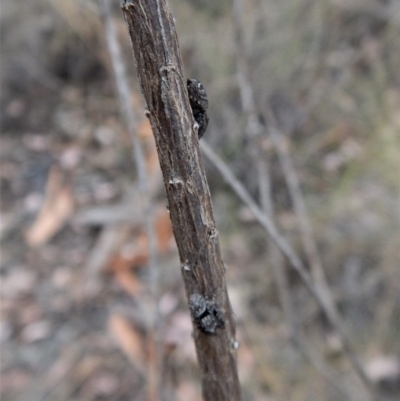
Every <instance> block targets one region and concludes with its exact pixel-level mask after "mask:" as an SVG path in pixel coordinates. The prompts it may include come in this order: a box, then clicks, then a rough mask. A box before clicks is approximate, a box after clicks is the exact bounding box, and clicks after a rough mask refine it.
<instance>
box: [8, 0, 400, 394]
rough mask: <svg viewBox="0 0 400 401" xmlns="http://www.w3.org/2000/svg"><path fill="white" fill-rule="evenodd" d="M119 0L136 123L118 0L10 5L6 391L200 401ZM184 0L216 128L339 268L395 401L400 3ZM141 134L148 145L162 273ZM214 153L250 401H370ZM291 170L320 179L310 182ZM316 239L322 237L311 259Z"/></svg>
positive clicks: (180, 11) (346, 297)
mask: <svg viewBox="0 0 400 401" xmlns="http://www.w3.org/2000/svg"><path fill="white" fill-rule="evenodd" d="M111 3H112V4H111V22H112V23H113V24H114V25H113V26H114V27H115V32H116V36H117V38H118V40H119V44H120V46H121V47H122V54H123V59H124V62H125V64H126V68H127V75H128V77H129V95H130V97H131V103H132V112H133V113H134V117H135V125H134V132H129V130H128V128H127V125H126V123H125V119H124V117H123V114H122V113H121V109H120V107H119V101H118V93H117V90H116V83H115V79H114V74H113V67H112V61H111V58H110V53H109V47H108V44H107V40H106V35H107V32H106V28H105V25H104V18H103V17H104V13H103V11H104V7H103V5H104V3H103V2H101V3H100V2H96V1H88V0H69V1H61V0H32V1H29V2H16V1H11V0H8V1H7V0H4V1H3V2H2V9H1V73H2V74H1V75H2V76H1V78H2V91H1V132H2V137H1V150H0V153H1V231H0V235H1V241H2V242H1V244H2V254H1V271H0V275H1V276H0V278H1V299H2V302H1V324H0V340H1V396H2V400H4V401H39V400H40V401H50V400H51V401H66V400H71V401H100V400H110V401H125V400H139V401H140V400H158V399H160V400H177V401H179V400H193V401H196V400H201V390H200V376H199V372H198V367H197V362H196V355H195V351H194V346H193V341H192V338H191V321H190V318H189V314H188V309H187V303H186V300H185V296H184V289H183V283H182V279H181V273H180V268H179V259H178V254H177V251H176V245H175V242H174V238H173V235H172V230H171V226H170V220H169V216H168V212H167V209H166V198H165V192H164V187H163V183H162V178H161V173H160V171H159V166H158V160H157V153H156V150H155V146H154V142H153V137H152V132H151V129H150V127H149V124H148V122H147V120H146V119H145V118H144V105H143V103H142V97H141V94H140V89H139V85H138V81H137V75H136V72H135V69H134V61H133V56H132V51H131V46H130V43H129V37H128V33H127V29H126V26H125V22H124V20H123V15H122V12H121V10H120V8H119V2H118V1H112V2H111ZM169 3H170V7H171V11H172V13H173V15H174V17H175V20H176V27H177V31H178V37H179V41H180V48H181V52H182V57H183V62H184V66H185V74H186V75H187V77H190V78H197V79H199V80H200V81H201V82H202V83H203V84H204V86H205V88H206V89H207V93H208V97H209V103H210V109H209V116H210V124H209V127H208V130H207V132H206V134H205V136H204V139H202V141H203V140H204V141H205V142H207V143H208V144H209V145H211V146H212V148H213V149H214V150H215V152H216V153H217V154H218V155H219V156H220V157H221V158H222V159H223V160H224V161H225V162H226V163H227V164H228V165H229V167H230V169H231V170H232V172H233V173H234V174H235V176H236V177H237V178H238V179H239V180H240V181H241V182H242V183H244V184H245V187H246V188H247V190H248V191H249V193H250V194H251V195H252V197H253V198H254V200H255V201H256V202H257V203H259V204H265V205H266V208H265V210H266V211H268V214H269V215H270V216H272V215H273V220H274V221H275V224H276V225H277V227H278V228H279V230H280V231H281V233H282V234H283V235H284V236H285V238H287V240H288V241H289V242H290V243H291V245H292V246H293V248H294V249H295V250H296V252H298V254H299V255H300V257H301V259H302V260H303V262H304V264H305V265H306V266H307V269H308V268H309V267H310V264H311V265H313V260H314V262H315V261H317V263H316V265H317V270H316V271H314V270H312V269H311V270H310V271H311V273H312V274H313V277H314V278H315V279H316V280H318V265H319V266H320V267H321V266H322V268H323V271H324V272H325V275H326V281H327V283H328V284H329V287H330V289H331V296H332V298H333V299H334V301H335V303H336V305H337V308H338V311H339V312H340V314H341V316H342V320H343V323H344V327H345V329H346V332H347V333H348V335H349V337H350V339H351V341H352V343H353V346H354V349H355V352H356V353H357V354H358V356H359V358H360V361H361V363H362V366H363V367H364V369H365V371H366V372H367V375H368V378H369V380H370V381H371V382H373V383H374V384H375V386H376V388H378V389H379V393H380V396H381V397H382V399H385V400H398V399H399V395H400V341H399V339H400V294H399V292H400V291H399V288H400V269H399V266H400V251H399V249H400V230H399V223H400V222H399V212H400V203H399V183H400V148H399V134H400V74H399V72H400V51H399V49H400V6H399V2H398V1H397V0H352V1H351V2H348V1H344V0H343V1H342V0H281V1H272V0H242V1H241V4H238V2H237V0H235V1H231V0H224V1H222V0H220V1H213V0H170V1H169ZM234 7H236V8H235V10H236V11H235V12H234V11H233V10H234ZM240 77H241V78H242V80H241V79H240ZM243 77H244V79H243ZM238 78H239V79H238ZM246 88H247V89H250V94H251V96H250V98H251V102H250V106H249V103H248V102H247V103H246V96H245V93H246ZM252 119H253V120H254V119H255V120H256V128H257V129H256V131H254V130H253V131H252V130H251V127H252V125H251V124H250V123H249V122H251V121H252ZM271 126H273V128H274V130H275V131H274V132H275V134H276V135H272V136H271V132H270V131H271V129H270V128H271ZM253 127H254V125H253ZM132 135H137V137H136V138H139V141H140V144H141V145H142V147H143V150H144V154H145V162H146V169H147V175H148V177H147V183H148V187H149V193H150V195H149V196H150V197H151V202H150V210H151V217H152V219H153V222H154V231H155V237H156V238H155V239H156V251H157V255H156V256H157V260H156V265H155V268H156V272H157V274H150V273H151V272H150V270H149V256H150V255H149V250H148V249H149V246H148V245H149V237H148V235H147V232H146V229H145V224H144V221H143V213H142V212H141V209H140V207H138V205H140V202H139V198H138V192H139V190H138V183H137V169H136V163H135V160H134V153H133V151H132ZM279 144H280V145H279ZM255 149H258V153H257V154H255V153H254V150H255ZM260 153H261V155H262V156H261V158H260ZM203 160H204V164H205V167H206V172H207V177H208V181H209V184H210V188H211V194H212V199H213V206H214V212H215V218H216V221H217V228H218V231H219V238H220V242H221V247H222V256H223V259H224V262H225V264H226V266H227V284H228V289H229V294H230V298H231V302H232V304H233V309H234V312H235V316H236V319H237V337H238V341H239V342H240V347H239V350H238V353H237V355H238V368H239V374H240V380H241V385H242V392H243V400H261V401H281V400H282V401H283V400H293V401H302V400H304V401H306V400H307V401H311V400H316V401H317V400H318V401H325V400H326V401H335V400H354V401H358V400H360V401H361V400H366V399H368V398H367V395H366V392H365V387H364V386H363V385H362V383H361V382H360V380H359V378H358V377H357V376H356V374H355V373H354V371H353V370H352V368H351V366H350V364H349V361H348V358H347V357H346V353H345V352H344V350H343V347H342V344H341V341H340V338H339V337H338V335H337V333H336V331H335V329H334V328H333V327H331V326H330V325H329V324H328V322H327V320H326V319H325V317H324V315H323V313H322V312H321V311H320V308H319V307H318V306H317V305H316V303H315V302H314V300H313V299H312V298H311V297H310V295H309V293H308V292H307V290H306V289H305V287H304V285H303V284H302V282H301V281H300V280H299V278H298V276H297V275H296V274H295V273H293V272H292V270H291V269H290V266H289V264H288V262H287V261H286V259H284V258H282V257H281V256H280V254H279V252H277V249H276V248H275V247H274V246H273V245H272V244H271V242H270V240H269V238H268V236H267V235H266V233H265V232H264V230H263V229H262V227H261V226H260V225H259V224H258V222H257V221H256V220H255V219H254V217H253V215H252V213H251V212H250V210H249V209H248V207H247V206H246V205H244V204H243V203H241V201H240V200H239V198H238V197H237V196H236V195H235V193H234V192H233V191H232V189H231V188H230V186H229V185H227V184H226V183H225V182H224V181H223V179H222V177H221V176H220V175H219V173H218V171H217V170H216V169H215V168H214V166H213V164H212V163H210V162H209V161H208V159H206V158H205V157H203ZM285 160H286V164H285ZM257 161H261V162H264V164H265V165H264V170H263V171H264V173H265V176H264V181H262V182H264V184H265V187H267V190H266V191H264V192H263V191H262V190H261V188H262V186H263V184H262V183H261V184H260V182H261V181H260V180H259V178H260V170H259V166H258V164H259V163H257ZM288 163H289V164H288ZM285 166H286V167H285ZM285 168H286V170H285ZM287 168H289V170H287ZM288 177H289V178H290V177H292V178H293V177H294V178H295V182H296V180H297V182H298V183H299V185H300V188H301V192H299V191H297V192H296V191H295V194H294V195H293V187H292V188H291V187H290V180H288ZM288 183H289V184H288ZM294 189H296V186H295V188H294ZM298 189H299V187H298V186H297V190H298ZM263 193H264V194H267V195H268V196H267V197H266V198H265V197H264V198H263V196H262V194H263ZM298 202H300V213H299V210H298V207H297V206H298V205H299V203H298ZM302 204H303V205H305V208H301V205H302ZM296 205H297V206H296ZM301 209H304V210H301ZM302 219H303V223H304V219H305V221H306V225H305V226H304V224H303V225H302V224H301V221H302ZM310 226H311V227H312V231H311V232H310V230H307V227H308V228H309V227H310ZM304 227H306V230H305V231H304V230H303V229H304ZM305 238H307V239H308V240H309V241H311V244H314V245H313V246H312V247H311V251H312V249H314V251H315V250H317V256H316V254H315V252H314V256H313V252H311V259H310V252H309V251H310V248H307V241H304V239H305ZM309 241H308V244H310V242H309ZM305 242H306V245H304V243H305ZM307 249H308V250H307ZM313 257H314V259H313ZM315 258H317V259H315ZM153 273H154V267H153ZM314 273H315V274H314ZM154 280H156V281H157V282H156V283H154ZM323 281H324V280H323ZM154 288H156V289H157V290H156V291H155V290H154ZM154 305H156V307H157V314H156V316H155V315H154V313H155V312H154V310H155V309H154V308H155V307H154ZM155 321H156V324H155ZM154 327H156V331H155V329H154ZM154 333H156V334H154ZM154 338H156V340H154Z"/></svg>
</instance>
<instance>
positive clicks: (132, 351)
mask: <svg viewBox="0 0 400 401" xmlns="http://www.w3.org/2000/svg"><path fill="white" fill-rule="evenodd" d="M108 328H109V330H110V332H111V333H112V335H113V336H114V338H115V340H116V342H117V344H118V346H119V347H120V348H121V350H122V351H123V352H124V353H125V354H126V355H127V356H128V358H129V359H130V360H131V362H133V363H134V365H135V366H136V367H141V368H142V367H143V366H144V362H145V353H144V350H145V348H146V346H145V344H143V338H142V336H141V335H140V334H139V333H138V332H137V331H136V330H135V329H134V327H133V326H132V325H131V324H130V323H129V322H128V320H127V318H125V317H124V316H121V315H117V314H113V315H111V316H110V318H109V319H108Z"/></svg>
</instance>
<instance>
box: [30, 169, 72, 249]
mask: <svg viewBox="0 0 400 401" xmlns="http://www.w3.org/2000/svg"><path fill="white" fill-rule="evenodd" d="M67 181H68V180H67V177H66V175H65V173H63V172H61V171H60V170H59V168H57V167H56V166H53V167H52V168H51V170H50V173H49V178H48V181H47V187H46V198H45V200H44V203H43V206H42V209H41V210H40V212H39V214H38V216H37V217H36V220H35V222H34V223H33V224H32V226H31V227H30V228H29V229H28V230H27V232H26V234H25V239H26V242H27V243H28V245H30V246H33V247H34V246H39V245H43V244H44V243H46V242H47V241H49V240H50V239H51V238H52V237H53V236H54V235H55V234H56V233H57V232H58V231H59V230H60V229H61V228H62V227H63V226H64V224H65V222H66V221H67V220H68V218H69V217H70V216H71V214H72V212H73V208H74V200H73V197H72V193H71V188H70V185H69V183H68V182H67Z"/></svg>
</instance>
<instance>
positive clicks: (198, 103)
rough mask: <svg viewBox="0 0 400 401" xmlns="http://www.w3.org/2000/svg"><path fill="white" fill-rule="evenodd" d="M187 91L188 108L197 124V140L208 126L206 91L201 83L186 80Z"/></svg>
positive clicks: (194, 80)
mask: <svg viewBox="0 0 400 401" xmlns="http://www.w3.org/2000/svg"><path fill="white" fill-rule="evenodd" d="M187 90H188V95H189V102H190V107H191V109H192V113H193V117H194V119H195V121H196V122H197V124H198V126H199V128H198V131H197V135H198V137H199V139H200V138H201V137H202V136H203V135H204V133H205V132H206V129H207V125H208V116H207V109H208V98H207V93H206V90H205V89H204V86H203V84H202V83H201V82H199V81H198V80H197V79H188V80H187Z"/></svg>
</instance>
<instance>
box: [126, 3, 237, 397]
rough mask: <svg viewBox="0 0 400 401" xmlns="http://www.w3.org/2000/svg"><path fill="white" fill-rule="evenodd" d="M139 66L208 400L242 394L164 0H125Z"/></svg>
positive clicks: (222, 281) (204, 187)
mask: <svg viewBox="0 0 400 401" xmlns="http://www.w3.org/2000/svg"><path fill="white" fill-rule="evenodd" d="M122 11H123V13H124V17H125V20H126V23H127V26H128V29H129V34H130V38H131V42H132V47H133V53H134V56H135V61H136V66H137V72H138V76H139V81H140V85H141V89H142V93H143V96H144V99H145V101H146V106H147V111H146V115H147V116H148V118H149V120H150V123H151V126H152V130H153V134H154V137H155V141H156V145H157V152H158V156H159V161H160V166H161V170H162V173H163V179H164V185H165V189H166V194H167V198H168V207H169V211H170V216H171V221H172V226H173V230H174V235H175V240H176V244H177V247H178V251H179V257H180V262H181V270H182V277H183V281H184V284H185V289H186V295H187V298H188V300H190V302H189V307H190V311H191V315H192V320H193V323H194V324H193V329H194V332H193V337H194V341H195V346H196V352H197V357H198V360H199V365H200V371H201V376H202V391H203V397H204V399H205V400H206V401H211V400H212V401H222V400H224V401H228V400H230V401H239V400H240V398H241V396H240V388H239V380H238V375H237V368H236V360H235V346H234V344H235V325H234V320H233V315H232V310H231V306H230V302H229V298H228V293H227V289H226V283H225V269H224V265H223V262H222V259H221V253H220V247H219V240H218V231H217V229H216V227H215V220H214V216H213V210H212V204H211V197H210V192H209V188H208V184H207V179H206V176H205V172H204V169H203V166H202V162H201V157H200V152H199V147H198V139H197V127H198V125H197V124H194V119H193V114H192V111H191V109H190V105H189V98H188V94H187V88H186V80H185V79H184V74H183V66H182V61H181V55H180V51H179V45H178V39H177V36H176V30H175V24H174V20H173V17H172V15H171V13H170V11H169V8H168V5H167V2H166V0H126V1H125V2H124V3H123V4H122Z"/></svg>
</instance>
